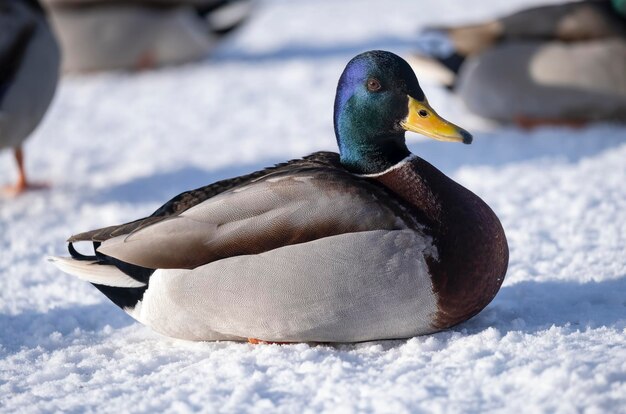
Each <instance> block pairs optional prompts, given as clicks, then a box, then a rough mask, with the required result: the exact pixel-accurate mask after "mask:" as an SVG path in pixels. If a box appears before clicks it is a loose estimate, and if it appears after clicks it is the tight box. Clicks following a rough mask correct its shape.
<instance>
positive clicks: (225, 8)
mask: <svg viewBox="0 0 626 414" xmlns="http://www.w3.org/2000/svg"><path fill="white" fill-rule="evenodd" d="M44 1H45V2H46V3H47V4H48V6H49V8H50V14H51V16H52V23H53V24H54V28H55V29H56V32H57V34H58V36H59V40H60V42H61V46H62V49H63V55H64V59H63V69H64V70H66V71H94V70H106V69H149V68H153V67H157V66H161V65H168V64H178V63H184V62H188V61H191V60H197V59H201V58H203V57H206V56H207V54H208V53H209V51H211V50H212V49H213V48H214V47H215V46H217V45H218V44H219V42H220V40H221V39H222V38H223V35H224V34H226V33H228V32H230V31H231V30H233V29H235V28H237V27H239V26H240V25H241V23H243V21H245V20H246V18H247V17H248V16H249V14H250V12H251V11H252V2H251V1H250V0H157V1H155V0H44Z"/></svg>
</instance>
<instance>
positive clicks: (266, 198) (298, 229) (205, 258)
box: [69, 153, 415, 276]
mask: <svg viewBox="0 0 626 414" xmlns="http://www.w3.org/2000/svg"><path fill="white" fill-rule="evenodd" d="M414 227H415V223H414V220H413V219H412V218H411V216H410V215H409V214H408V213H407V212H406V210H405V208H404V206H403V205H402V204H401V202H400V201H397V200H396V198H395V197H393V196H391V195H390V194H389V193H388V192H387V190H386V189H385V188H384V187H383V186H381V185H378V184H377V183H375V182H373V181H371V180H367V179H364V178H360V177H357V176H355V175H353V174H350V173H349V172H347V171H346V170H345V169H344V168H343V167H341V165H340V164H339V161H338V156H337V154H334V153H315V154H312V155H311V156H309V157H306V158H303V159H301V160H292V161H289V162H287V163H285V164H279V165H277V166H275V167H271V168H268V169H264V170H261V171H258V172H255V173H252V174H249V175H247V176H242V177H237V178H234V179H230V180H224V181H220V182H217V183H215V184H213V185H210V186H207V187H202V188H199V189H196V190H193V191H189V192H186V193H183V194H181V195H179V196H177V197H175V198H173V199H172V200H170V201H169V202H168V203H166V204H165V205H164V206H162V207H161V208H159V209H158V210H157V211H156V212H155V213H154V214H153V215H151V216H150V217H147V218H145V219H142V220H137V221H134V222H131V223H128V224H123V225H121V226H114V227H107V228H104V229H100V230H94V231H92V232H87V233H82V234H79V235H76V236H72V237H71V238H70V239H69V241H70V243H73V242H75V241H85V240H86V241H92V242H95V243H97V246H96V248H97V249H96V251H97V255H100V256H103V257H101V260H111V259H115V260H117V261H119V262H120V263H116V262H113V263H111V264H113V265H115V266H118V267H119V266H120V265H121V264H126V265H130V266H131V267H130V269H122V270H124V271H127V272H128V273H129V274H131V275H133V276H134V275H135V273H137V272H138V271H137V269H134V268H133V267H132V266H139V267H140V270H141V269H146V268H147V269H168V268H187V269H191V268H195V267H197V266H201V265H204V264H207V263H210V262H213V261H215V260H219V259H222V258H226V257H232V256H238V255H245V254H258V253H262V252H265V251H268V250H272V249H275V248H278V247H282V246H286V245H292V244H298V243H304V242H308V241H311V240H316V239H320V238H323V237H328V236H333V235H338V234H343V233H352V232H359V231H369V230H398V229H406V228H414ZM100 243H101V244H100ZM72 250H73V248H71V249H70V252H71V253H72ZM73 254H74V257H76V255H75V253H73ZM77 258H78V257H77ZM84 258H85V257H83V259H84ZM87 259H89V260H91V259H92V257H88V258H87Z"/></svg>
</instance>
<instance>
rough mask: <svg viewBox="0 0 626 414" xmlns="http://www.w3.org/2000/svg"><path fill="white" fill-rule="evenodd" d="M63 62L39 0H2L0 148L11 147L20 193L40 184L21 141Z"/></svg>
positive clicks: (14, 190)
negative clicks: (30, 175) (29, 172)
mask: <svg viewBox="0 0 626 414" xmlns="http://www.w3.org/2000/svg"><path fill="white" fill-rule="evenodd" d="M60 60H61V57H60V53H59V48H58V46H57V43H56V40H55V38H54V36H53V34H52V32H51V31H50V27H49V26H48V22H47V20H46V16H45V13H44V10H43V9H42V8H41V6H40V5H39V3H38V2H37V0H19V1H7V0H0V149H3V148H12V149H13V152H14V155H15V160H16V162H17V167H18V174H19V175H18V179H17V182H16V184H15V185H13V186H10V187H6V188H4V189H3V191H2V192H3V193H6V194H9V195H17V194H20V193H22V192H24V191H26V190H28V189H29V188H37V187H41V185H38V184H34V183H32V182H29V181H28V180H27V179H26V172H25V167H24V152H23V148H22V143H23V142H24V140H25V139H26V138H28V136H29V135H30V133H31V132H33V130H34V129H35V128H36V127H37V125H38V124H39V122H40V121H41V119H42V118H43V116H44V115H45V113H46V111H47V110H48V105H50V102H51V101H52V97H53V96H54V92H55V90H56V86H57V82H58V80H59V62H60Z"/></svg>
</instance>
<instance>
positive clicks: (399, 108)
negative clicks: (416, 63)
mask: <svg viewBox="0 0 626 414" xmlns="http://www.w3.org/2000/svg"><path fill="white" fill-rule="evenodd" d="M334 123H335V135H336V137H337V144H338V146H339V152H340V155H341V162H342V164H343V165H344V166H345V167H346V168H347V169H349V170H351V171H353V172H356V173H360V174H371V173H376V172H380V171H383V170H385V169H387V168H389V167H391V166H393V165H394V164H396V163H397V162H399V161H401V160H402V159H404V158H405V157H407V156H408V155H409V154H410V152H409V150H408V148H407V147H406V144H405V139H404V133H405V131H413V132H417V133H419V134H422V135H425V136H427V137H430V138H434V139H438V140H441V141H454V142H463V143H465V144H469V143H471V142H472V136H471V135H470V134H469V133H468V132H467V131H465V130H464V129H462V128H459V127H458V126H456V125H454V124H452V123H450V122H448V121H446V120H444V119H442V118H441V117H440V116H439V115H437V113H436V112H435V111H434V110H433V109H432V108H431V107H430V105H429V104H428V101H427V99H426V96H425V95H424V92H423V91H422V88H420V85H419V82H418V81H417V78H416V77H415V74H414V73H413V70H412V69H411V67H410V66H409V64H408V63H407V62H406V61H405V60H404V59H402V58H401V57H399V56H397V55H395V54H393V53H391V52H385V51H381V50H374V51H369V52H365V53H361V54H360V55H358V56H356V57H354V58H353V59H352V60H350V62H348V65H347V66H346V68H345V69H344V71H343V73H342V74H341V77H340V78H339V83H338V85H337V94H336V97H335V115H334Z"/></svg>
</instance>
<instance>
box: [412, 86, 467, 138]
mask: <svg viewBox="0 0 626 414" xmlns="http://www.w3.org/2000/svg"><path fill="white" fill-rule="evenodd" d="M400 125H402V127H403V128H404V129H406V130H407V131H412V132H417V133H418V134H422V135H424V136H427V137H429V138H433V139H436V140H438V141H450V142H462V143H464V144H471V143H472V134H470V133H469V132H467V131H466V130H464V129H463V128H461V127H458V126H456V125H454V124H453V123H451V122H448V121H446V120H445V119H443V118H442V117H440V116H439V115H437V112H435V110H434V109H433V108H431V107H430V105H428V101H426V99H424V101H423V102H420V101H418V100H417V99H413V98H412V97H410V96H409V114H408V115H407V117H406V118H405V119H404V121H402V122H401V123H400Z"/></svg>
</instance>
